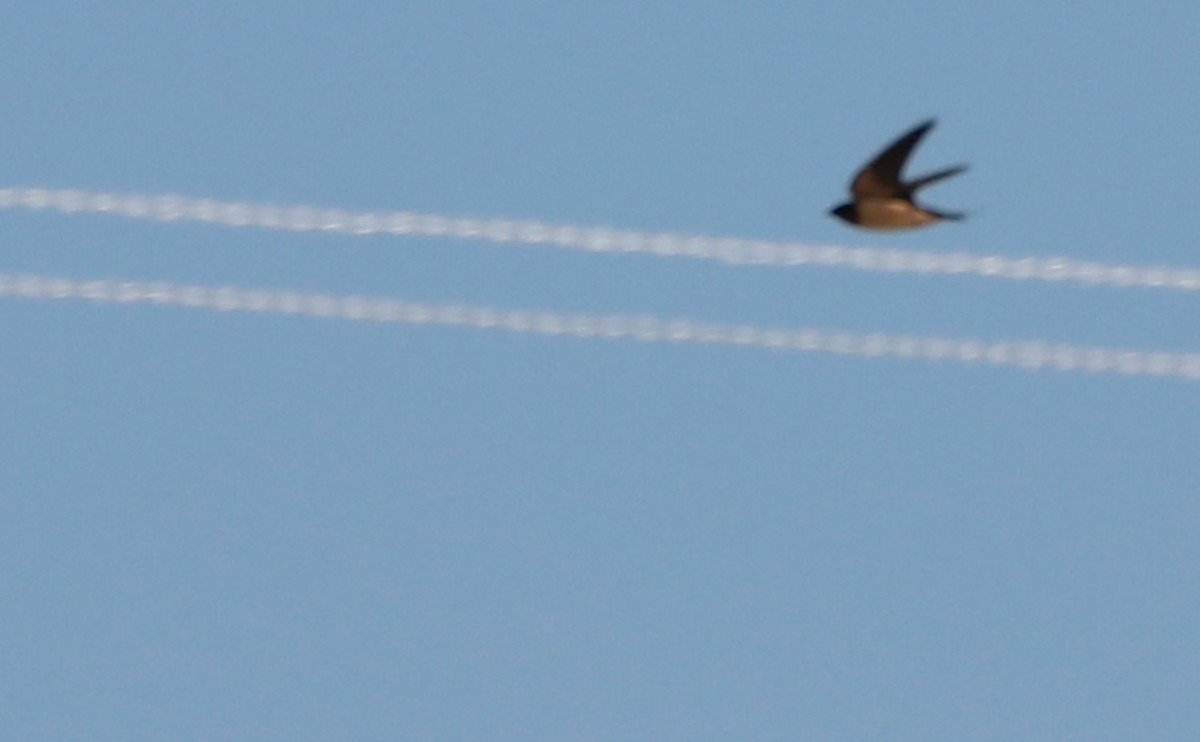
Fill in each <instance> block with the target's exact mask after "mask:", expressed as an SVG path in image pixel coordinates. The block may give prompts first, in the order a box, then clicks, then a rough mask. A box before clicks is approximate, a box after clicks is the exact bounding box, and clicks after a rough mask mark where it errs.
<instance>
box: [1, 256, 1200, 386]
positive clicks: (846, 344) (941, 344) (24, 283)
mask: <svg viewBox="0 0 1200 742" xmlns="http://www.w3.org/2000/svg"><path fill="white" fill-rule="evenodd" d="M0 298H23V299H82V300H86V301H92V302H99V303H119V304H129V303H140V304H155V305H175V306H182V307H192V308H196V309H207V310H216V311H221V312H257V313H268V314H291V315H301V316H307V317H329V318H336V319H342V320H351V321H355V322H384V323H397V324H413V325H458V326H464V327H473V328H477V329H482V330H507V331H510V332H521V333H532V334H537V335H553V336H568V337H579V338H607V339H631V340H639V341H642V342H648V343H695V344H701V345H741V346H749V347H755V348H766V349H774V350H785V351H802V352H808V353H829V354H835V355H844V356H854V357H859V358H887V357H891V358H900V359H922V360H929V361H952V362H956V363H966V364H980V363H982V364H990V365H996V366H1016V367H1019V368H1025V369H1053V370H1058V371H1077V372H1078V371H1083V372H1100V373H1117V374H1124V375H1128V376H1158V377H1175V378H1180V379H1188V380H1200V354H1195V353H1168V352H1146V351H1134V350H1118V349H1110V348H1095V347H1091V348H1089V347H1079V346H1074V345H1065V344H1055V343H1045V342H1039V341H1016V342H1001V343H988V342H982V341H979V340H961V339H960V340H954V339H945V338H937V337H911V336H903V335H885V334H878V333H873V334H869V335H860V334H853V333H845V332H827V331H822V330H815V329H799V330H781V329H769V328H761V327H753V326H745V325H742V326H731V325H716V324H706V323H700V322H693V321H689V320H666V319H660V318H657V317H650V316H608V317H601V316H594V315H586V314H562V313H557V312H540V311H521V310H507V309H491V308H486V307H472V306H462V305H431V304H420V303H416V302H410V301H404V300H401V299H388V298H378V297H364V296H334V295H328V294H304V293H296V292H293V291H277V290H267V289H240V288H233V287H228V286H225V287H213V286H189V285H181V284H175V283H166V282H154V283H147V282H138V281H117V280H97V281H76V280H71V279H64V278H52V277H46V276H37V275H22V276H15V275H8V274H3V273H0Z"/></svg>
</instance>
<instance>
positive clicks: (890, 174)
mask: <svg viewBox="0 0 1200 742" xmlns="http://www.w3.org/2000/svg"><path fill="white" fill-rule="evenodd" d="M934 123H936V122H935V120H934V119H930V120H928V121H926V122H925V123H923V124H920V125H918V126H917V127H915V128H914V129H913V130H912V131H910V132H908V133H907V134H905V135H903V136H901V137H900V138H899V139H897V140H896V141H894V142H892V143H891V144H889V145H888V146H887V148H886V149H884V150H883V151H882V152H880V153H879V154H878V155H876V156H875V159H873V160H871V161H870V162H868V163H867V164H866V166H865V167H863V169H862V170H860V171H858V174H857V175H855V176H854V180H853V181H852V182H851V183H850V195H851V196H852V198H851V200H850V201H848V202H846V203H844V204H842V205H841V206H838V207H836V208H833V209H830V211H829V213H830V214H832V215H834V216H836V217H838V218H839V219H842V220H844V221H847V222H849V223H851V224H854V225H856V226H859V227H863V228H864V229H876V230H880V231H892V230H897V229H913V228H915V227H926V226H929V225H930V224H935V223H937V222H940V221H943V220H950V221H958V220H960V219H962V218H963V215H962V214H959V213H953V212H945V211H934V210H933V209H927V208H924V207H923V206H918V205H917V204H916V202H915V201H913V196H914V195H916V193H917V191H919V190H921V189H922V188H924V187H925V186H928V185H933V184H934V183H936V182H938V181H939V180H944V179H946V178H949V177H950V176H952V175H958V174H959V173H961V172H962V171H964V170H966V169H967V166H966V165H955V166H954V167H950V168H946V169H945V170H939V171H937V172H936V173H931V174H929V175H926V176H924V177H921V178H917V179H916V180H911V181H908V182H907V183H906V182H904V181H903V180H901V179H900V171H901V170H903V169H904V163H905V161H907V160H908V156H909V155H910V154H912V151H913V149H914V148H915V147H916V146H917V143H918V142H920V141H921V137H923V136H925V134H926V132H928V131H929V130H930V129H932V128H933V125H934Z"/></svg>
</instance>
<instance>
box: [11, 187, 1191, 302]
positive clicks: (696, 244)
mask: <svg viewBox="0 0 1200 742" xmlns="http://www.w3.org/2000/svg"><path fill="white" fill-rule="evenodd" d="M0 208H4V209H29V210H34V211H37V210H53V211H58V212H61V213H64V214H75V213H94V214H113V215H118V216H123V217H128V218H132V219H146V220H150V221H159V222H176V221H194V222H204V223H209V224H217V225H221V226H225V227H242V228H257V229H270V230H281V231H290V232H330V233H337V234H345V235H392V236H423V237H443V238H454V239H462V240H480V241H485V242H491V243H519V244H524V245H535V246H548V247H556V248H561V249H568V250H580V251H585V252H597V253H643V254H649V255H657V256H662V257H682V258H692V259H696V260H711V261H717V262H721V263H727V264H731V265H757V266H775V267H793V268H795V267H805V266H810V267H811V266H821V267H838V268H847V269H853V270H861V271H872V272H879V273H916V274H925V275H945V276H962V275H972V276H979V277H984V278H1001V279H1008V280H1013V281H1049V282H1072V283H1081V284H1092V285H1103V286H1113V287H1139V288H1146V289H1173V290H1178V291H1200V270H1192V269H1185V268H1167V267H1155V266H1131V265H1110V264H1105V263H1096V262H1087V261H1079V260H1073V259H1070V258H1063V257H1042V258H1039V257H1006V256H1002V255H972V254H970V253H965V252H952V253H937V252H930V251H924V250H897V249H894V248H872V247H842V246H838V245H807V244H801V243H795V242H772V241H767V240H751V239H740V238H734V237H705V236H699V235H685V234H677V233H672V232H635V231H628V230H617V229H610V228H607V227H589V226H577V225H570V224H548V223H543V222H539V221H529V220H512V219H470V218H458V217H450V216H442V215H439V214H420V213H413V212H408V211H393V212H369V211H366V212H363V211H360V212H355V211H346V210H343V209H331V208H317V207H311V206H273V205H270V204H258V203H251V202H244V201H216V200H213V199H207V198H188V197H185V196H175V195H158V196H144V195H137V194H120V193H103V192H89V191H80V190H53V189H45V188H5V189H0Z"/></svg>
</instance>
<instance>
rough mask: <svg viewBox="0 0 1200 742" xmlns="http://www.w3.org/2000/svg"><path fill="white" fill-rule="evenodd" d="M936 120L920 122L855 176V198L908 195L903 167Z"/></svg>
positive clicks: (853, 189)
mask: <svg viewBox="0 0 1200 742" xmlns="http://www.w3.org/2000/svg"><path fill="white" fill-rule="evenodd" d="M934 123H936V122H935V121H934V120H933V119H930V120H928V121H926V122H924V123H923V124H919V125H918V126H916V127H915V128H913V129H912V130H911V131H909V132H908V133H907V134H904V135H903V136H901V137H900V138H899V139H897V140H896V141H894V142H892V143H891V144H889V145H888V146H887V148H886V149H884V150H883V151H882V152H880V153H879V154H878V155H876V156H875V159H873V160H871V161H870V162H868V163H867V164H866V166H865V167H864V168H863V169H862V170H860V171H859V172H858V175H855V176H854V181H853V182H852V183H851V184H850V193H852V194H853V195H854V197H855V198H862V197H864V196H876V197H880V196H904V195H906V194H907V189H906V188H905V187H904V185H903V184H902V183H901V182H900V170H901V169H903V167H904V163H905V162H906V161H907V160H908V156H909V155H910V154H911V153H912V151H913V148H914V147H916V146H917V143H918V142H920V141H921V137H923V136H925V133H926V132H928V131H929V130H930V129H932V128H933V125H934Z"/></svg>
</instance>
